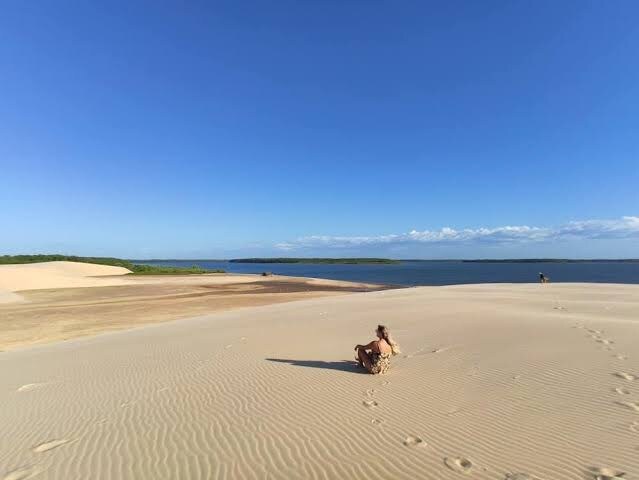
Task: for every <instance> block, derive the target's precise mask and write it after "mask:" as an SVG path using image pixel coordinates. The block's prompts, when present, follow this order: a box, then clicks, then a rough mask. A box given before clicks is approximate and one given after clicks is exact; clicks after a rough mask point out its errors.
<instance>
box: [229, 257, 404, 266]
mask: <svg viewBox="0 0 639 480" xmlns="http://www.w3.org/2000/svg"><path fill="white" fill-rule="evenodd" d="M229 262H231V263H329V264H349V265H350V264H360V263H362V264H371V263H372V264H392V263H400V262H399V260H390V259H388V258H236V259H233V260H229Z"/></svg>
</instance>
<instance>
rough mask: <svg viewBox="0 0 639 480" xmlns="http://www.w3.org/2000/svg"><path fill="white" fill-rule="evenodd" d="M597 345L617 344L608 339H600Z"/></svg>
mask: <svg viewBox="0 0 639 480" xmlns="http://www.w3.org/2000/svg"><path fill="white" fill-rule="evenodd" d="M597 343H603V344H604V345H612V344H613V343H615V342H613V341H612V340H609V339H607V338H598V339H597Z"/></svg>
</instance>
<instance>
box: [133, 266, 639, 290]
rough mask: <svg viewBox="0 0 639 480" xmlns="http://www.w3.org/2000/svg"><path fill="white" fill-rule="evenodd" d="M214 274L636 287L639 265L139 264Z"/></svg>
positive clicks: (396, 282) (387, 281)
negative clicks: (544, 281)
mask: <svg viewBox="0 0 639 480" xmlns="http://www.w3.org/2000/svg"><path fill="white" fill-rule="evenodd" d="M139 263H148V264H156V265H171V266H191V265H198V266H201V267H203V268H211V269H215V268H219V269H223V270H226V271H227V272H232V273H261V272H273V273H275V274H279V275H291V276H296V277H318V278H331V279H335V280H350V281H357V282H370V283H384V284H392V285H407V286H409V285H454V284H461V283H502V282H506V283H526V282H536V281H537V279H538V273H539V272H544V274H545V275H546V276H548V277H550V279H551V280H552V282H600V283H601V282H604V283H639V263H614V262H610V263H599V262H597V263H462V262H429V261H404V262H402V263H399V264H391V265H312V264H299V263H288V264H287V263H229V262H213V261H205V260H200V261H196V260H185V261H182V260H180V261H158V262H139Z"/></svg>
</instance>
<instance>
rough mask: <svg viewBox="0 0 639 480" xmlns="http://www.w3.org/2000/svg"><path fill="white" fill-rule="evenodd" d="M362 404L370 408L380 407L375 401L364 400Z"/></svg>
mask: <svg viewBox="0 0 639 480" xmlns="http://www.w3.org/2000/svg"><path fill="white" fill-rule="evenodd" d="M362 404H363V405H364V406H365V407H368V408H375V407H376V406H377V405H378V404H377V402H376V401H375V400H364V401H362Z"/></svg>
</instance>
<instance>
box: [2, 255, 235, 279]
mask: <svg viewBox="0 0 639 480" xmlns="http://www.w3.org/2000/svg"><path fill="white" fill-rule="evenodd" d="M40 262H82V263H96V264H98V265H111V266H114V267H124V268H126V269H128V270H131V273H130V275H194V274H200V275H201V274H204V273H225V271H224V270H208V269H206V268H201V267H198V266H197V265H193V266H190V267H167V266H163V265H140V264H137V263H133V262H131V261H129V260H122V259H121V258H113V257H78V256H75V255H0V265H11V264H24V263H40Z"/></svg>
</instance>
